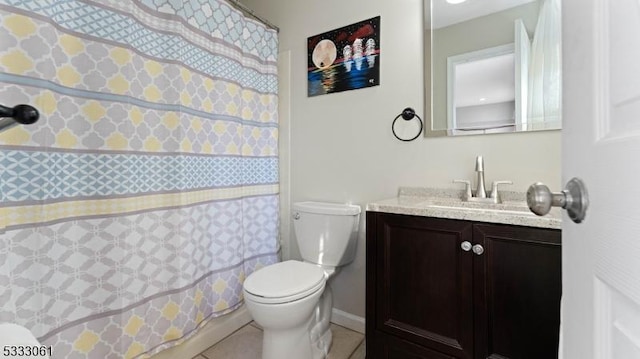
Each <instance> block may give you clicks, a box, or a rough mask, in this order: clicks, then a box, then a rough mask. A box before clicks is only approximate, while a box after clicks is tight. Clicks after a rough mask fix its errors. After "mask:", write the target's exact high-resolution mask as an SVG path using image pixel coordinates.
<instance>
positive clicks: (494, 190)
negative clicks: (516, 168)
mask: <svg viewBox="0 0 640 359" xmlns="http://www.w3.org/2000/svg"><path fill="white" fill-rule="evenodd" d="M476 173H477V180H476V190H475V191H472V190H471V181H468V180H453V182H454V183H464V184H465V196H464V198H463V200H465V201H469V202H486V203H502V199H501V198H500V193H499V192H498V186H499V185H501V184H513V182H511V181H493V183H492V184H491V195H490V196H489V197H488V198H487V190H486V189H485V184H484V159H483V158H482V156H478V157H476Z"/></svg>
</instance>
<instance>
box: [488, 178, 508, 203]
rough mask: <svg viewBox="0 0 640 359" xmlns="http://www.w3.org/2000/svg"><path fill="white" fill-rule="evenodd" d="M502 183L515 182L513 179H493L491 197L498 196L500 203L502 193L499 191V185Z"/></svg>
mask: <svg viewBox="0 0 640 359" xmlns="http://www.w3.org/2000/svg"><path fill="white" fill-rule="evenodd" d="M501 184H513V182H511V181H493V183H492V184H491V198H496V199H497V201H496V202H497V203H500V195H499V193H498V185H501Z"/></svg>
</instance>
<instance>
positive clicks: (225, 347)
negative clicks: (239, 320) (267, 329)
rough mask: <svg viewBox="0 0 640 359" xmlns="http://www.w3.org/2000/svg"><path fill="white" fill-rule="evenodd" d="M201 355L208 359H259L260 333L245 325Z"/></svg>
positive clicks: (260, 353)
mask: <svg viewBox="0 0 640 359" xmlns="http://www.w3.org/2000/svg"><path fill="white" fill-rule="evenodd" d="M202 354H203V355H204V356H205V357H207V358H208V359H260V356H261V355H262V331H261V330H260V329H258V328H256V327H254V326H252V325H246V326H244V327H243V328H242V329H240V330H238V331H237V332H235V333H233V334H231V335H230V336H229V337H227V338H225V339H224V340H223V341H221V342H220V343H218V344H216V345H214V346H212V347H211V348H209V349H207V350H206V351H205V352H204V353H202Z"/></svg>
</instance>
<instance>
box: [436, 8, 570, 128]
mask: <svg viewBox="0 0 640 359" xmlns="http://www.w3.org/2000/svg"><path fill="white" fill-rule="evenodd" d="M560 1H561V0H424V8H425V14H424V18H425V26H424V31H425V34H424V39H425V46H424V48H425V95H426V99H425V109H426V114H425V116H424V117H425V119H426V121H427V123H426V124H425V135H426V136H460V135H477V134H488V133H511V132H520V131H540V130H557V129H560V128H561V127H562V119H561V113H562V108H561V104H562V98H561V95H562V73H561V71H562V63H561V61H562V57H561V51H562V46H561V37H562V36H561V13H560ZM427 119H428V120H427Z"/></svg>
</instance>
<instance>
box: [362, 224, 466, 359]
mask: <svg viewBox="0 0 640 359" xmlns="http://www.w3.org/2000/svg"><path fill="white" fill-rule="evenodd" d="M376 227H377V228H376V233H377V234H376V244H375V245H376V258H377V259H376V261H377V263H376V268H377V273H376V277H377V282H376V283H375V285H376V298H377V302H376V308H375V312H376V323H375V325H376V329H377V330H382V331H384V332H386V333H389V334H392V335H395V336H397V337H399V338H402V339H406V340H408V341H410V342H413V343H416V344H419V345H421V346H424V347H427V348H431V349H434V350H436V351H438V352H441V353H444V354H446V355H447V356H452V357H455V358H461V359H471V358H472V355H473V313H472V310H473V297H472V290H473V283H472V278H473V276H472V270H473V254H472V253H471V252H465V251H463V250H462V249H461V247H460V245H461V244H462V242H464V241H469V242H471V236H472V233H473V232H472V224H471V223H470V222H464V221H454V220H446V219H437V218H425V217H414V216H401V215H393V214H379V215H378V218H377V222H376Z"/></svg>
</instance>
